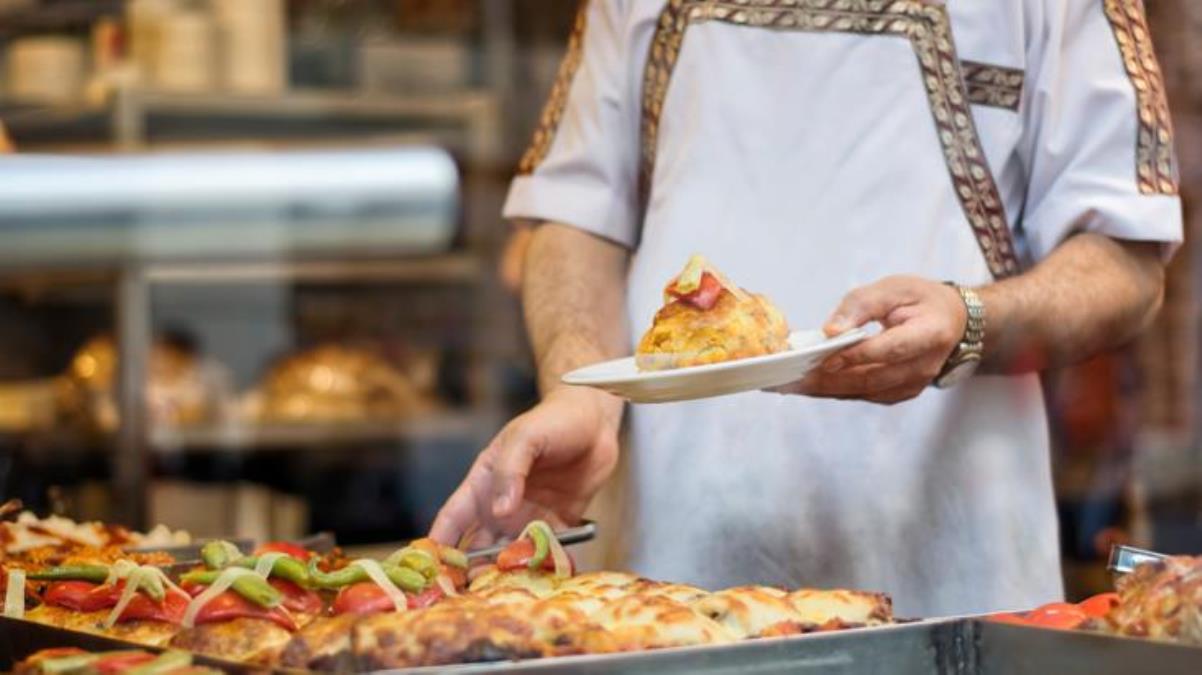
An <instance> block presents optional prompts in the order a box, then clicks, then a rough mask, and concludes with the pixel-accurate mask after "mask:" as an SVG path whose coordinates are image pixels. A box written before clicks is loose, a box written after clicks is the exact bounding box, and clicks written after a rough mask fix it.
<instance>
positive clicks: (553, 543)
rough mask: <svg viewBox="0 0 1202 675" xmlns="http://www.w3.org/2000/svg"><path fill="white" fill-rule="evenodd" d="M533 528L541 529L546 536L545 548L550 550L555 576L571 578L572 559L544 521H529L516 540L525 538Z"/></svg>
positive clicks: (553, 531)
mask: <svg viewBox="0 0 1202 675" xmlns="http://www.w3.org/2000/svg"><path fill="white" fill-rule="evenodd" d="M535 528H538V529H541V530H543V531H544V532H546V534H547V547H548V548H549V549H551V560H553V561H554V562H555V576H556V577H558V578H560V579H567V578H568V577H570V576H572V559H571V558H569V557H568V552H567V551H565V550H564V549H563V544H561V543H560V542H559V537H556V536H555V530H552V529H551V526H550V525H548V524H547V523H546V522H545V521H542V520H532V521H530V522H529V523H527V524H526V527H524V528H523V529H522V533H521V534H519V535H518V539H521V538H522V537H525V536H526V535H527V534H529V533H530V530H533V529H535Z"/></svg>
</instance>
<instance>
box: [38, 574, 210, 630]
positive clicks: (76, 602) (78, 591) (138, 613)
mask: <svg viewBox="0 0 1202 675" xmlns="http://www.w3.org/2000/svg"><path fill="white" fill-rule="evenodd" d="M124 588H125V582H124V581H118V582H117V583H116V584H115V585H113V586H101V585H100V584H94V583H92V582H90V581H56V582H54V583H52V584H50V586H49V587H48V588H47V589H46V593H45V594H44V595H43V596H42V601H43V602H45V603H46V604H48V605H54V606H55V607H65V608H67V609H72V610H75V611H77V612H99V611H100V610H104V609H112V608H113V607H116V606H117V602H118V601H119V600H120V599H121V591H122V590H123V589H124ZM187 607H188V600H187V599H186V598H184V597H183V596H181V595H180V594H179V593H172V592H168V593H167V594H166V596H164V597H163V601H162V602H155V601H154V600H151V599H150V598H149V597H147V596H146V595H145V594H143V593H138V594H137V595H135V596H134V597H133V598H131V599H130V601H129V604H128V605H126V606H125V609H124V610H123V611H122V612H121V616H120V617H118V618H117V620H118V621H138V620H148V621H165V622H167V623H175V624H178V623H179V622H180V621H181V620H182V619H183V618H184V611H185V610H186V609H187Z"/></svg>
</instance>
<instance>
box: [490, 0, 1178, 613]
mask: <svg viewBox="0 0 1202 675" xmlns="http://www.w3.org/2000/svg"><path fill="white" fill-rule="evenodd" d="M577 28H578V30H577V32H576V34H575V35H574V37H573V40H572V43H571V45H570V46H569V50H568V56H567V58H566V59H565V64H564V67H563V68H562V70H561V76H560V78H559V81H558V83H557V86H556V88H555V90H554V91H553V93H552V97H551V101H550V103H549V104H548V107H547V110H546V112H545V113H544V116H543V120H542V124H541V126H540V130H539V132H538V134H537V135H536V138H535V142H534V144H533V145H532V147H531V150H530V151H529V152H528V153H527V155H526V157H525V158H524V159H523V166H522V170H523V171H522V175H520V176H519V177H518V178H517V179H516V180H515V181H514V183H513V186H512V188H511V192H510V195H509V199H508V202H507V203H506V206H505V215H506V216H507V217H510V218H532V219H541V220H550V221H557V222H562V223H566V224H569V225H573V226H575V227H579V228H581V229H583V230H586V231H589V232H592V233H595V234H597V235H599V236H602V237H605V238H608V239H611V240H613V241H616V242H619V243H621V244H623V245H625V246H627V247H629V248H630V249H631V250H632V252H633V258H632V266H631V270H630V272H629V279H628V285H629V287H628V301H627V310H628V314H629V319H630V324H631V326H632V330H633V331H634V334H632V335H631V336H630V337H631V342H632V344H633V343H634V341H636V340H637V339H638V337H639V334H640V333H641V331H643V330H645V329H646V327H647V326H649V325H650V322H651V319H652V317H653V315H654V313H655V311H656V309H657V308H658V305H659V303H660V301H661V296H660V289H661V288H662V286H663V284H664V283H665V281H666V280H667V279H668V278H670V277H671V276H672V275H673V274H674V273H675V272H677V271H678V270H679V268H680V267H681V266H682V264H683V263H684V261H685V260H686V259H687V258H688V256H689V255H690V254H692V253H694V252H698V253H703V254H705V255H706V256H708V257H709V258H710V259H712V260H713V261H714V263H715V264H716V265H717V266H718V267H719V268H720V269H722V270H723V271H725V272H726V273H727V275H729V276H730V277H731V278H732V279H735V280H736V281H737V282H739V283H740V284H741V285H743V286H745V287H746V288H749V289H752V290H755V291H757V292H763V293H766V294H767V295H769V296H770V297H771V298H772V299H773V300H774V301H775V302H776V303H777V304H778V305H779V306H780V307H781V309H782V311H783V312H784V314H785V315H786V316H787V317H788V318H789V320H790V322H791V324H792V325H793V326H795V327H813V326H818V325H820V324H821V322H822V321H823V320H824V319H825V318H826V316H827V315H828V313H829V312H830V311H831V310H832V309H833V308H834V306H835V305H836V304H837V303H838V301H839V300H840V299H841V297H842V296H843V295H844V294H845V293H846V292H847V291H848V290H849V289H851V288H853V287H855V286H859V285H863V284H866V283H870V282H872V281H874V280H876V279H878V278H880V277H883V276H886V275H890V274H917V275H921V276H924V277H928V278H931V279H939V280H945V279H946V280H955V281H957V282H960V283H964V284H973V285H975V284H984V283H988V282H989V281H990V280H991V279H992V278H996V277H999V276H1004V275H1007V274H1013V273H1016V272H1018V271H1019V270H1021V268H1022V267H1024V266H1029V265H1031V264H1033V263H1034V262H1037V261H1038V260H1039V259H1040V258H1042V257H1044V256H1046V255H1047V254H1048V253H1049V252H1050V251H1051V250H1052V249H1053V248H1055V247H1056V246H1057V245H1058V244H1059V243H1060V242H1061V241H1063V240H1064V238H1065V237H1067V236H1069V235H1070V234H1072V233H1073V232H1075V231H1094V232H1100V233H1103V234H1106V235H1110V236H1114V237H1116V238H1123V239H1131V240H1145V241H1159V242H1165V243H1166V251H1169V250H1172V246H1173V245H1174V244H1176V243H1177V242H1179V241H1180V240H1181V234H1182V225H1181V214H1180V203H1179V200H1178V198H1177V196H1176V174H1175V167H1174V165H1173V157H1172V150H1171V129H1170V126H1169V123H1168V118H1167V107H1166V106H1165V104H1164V99H1163V92H1162V85H1161V83H1160V78H1159V73H1158V71H1157V70H1156V64H1155V58H1154V56H1152V55H1151V51H1150V47H1149V45H1148V40H1147V33H1146V28H1145V26H1144V24H1143V17H1142V10H1141V9H1140V5H1139V3H1138V2H1137V0H1106V1H1105V2H1103V1H1102V0H1016V1H1015V2H970V1H968V0H948V2H946V3H943V2H936V1H933V0H926V1H924V0H909V1H907V0H891V1H889V2H886V1H884V0H865V1H864V2H860V3H842V2H836V0H793V1H791V2H784V0H745V1H743V2H721V1H713V0H706V1H701V0H671V1H670V2H662V1H659V0H655V1H653V0H593V2H592V3H591V4H589V5H588V6H586V8H585V9H584V10H582V13H581V17H580V19H579V20H578V24H577ZM628 420H629V424H630V427H631V438H632V447H631V448H630V453H631V454H630V463H631V468H632V471H631V480H632V483H633V484H632V485H631V486H630V487H631V488H632V491H631V492H630V494H632V495H633V499H634V504H633V506H634V508H635V510H636V513H637V515H636V517H635V519H634V523H635V529H634V531H633V532H632V533H631V534H632V536H633V538H634V542H633V550H632V560H630V564H631V566H632V567H633V569H635V570H636V571H638V572H641V573H643V574H647V575H651V576H658V577H664V578H671V579H674V580H680V581H685V582H691V583H696V584H700V585H706V586H720V585H731V584H739V583H749V582H753V581H754V582H766V583H777V584H782V585H789V586H801V585H804V586H843V587H860V588H867V589H874V590H883V591H887V592H890V593H891V594H893V596H894V600H895V603H896V606H897V609H898V611H899V613H900V614H902V615H922V616H932V615H941V614H953V613H968V612H983V611H992V610H998V609H1004V608H1014V607H1024V606H1032V605H1035V604H1038V603H1041V602H1044V601H1048V600H1052V599H1055V598H1058V597H1059V596H1060V595H1061V582H1060V570H1059V556H1058V552H1057V549H1058V546H1057V537H1056V516H1055V511H1054V506H1053V497H1052V486H1051V477H1050V469H1049V458H1048V434H1047V427H1046V419H1045V413H1044V408H1043V397H1042V393H1041V391H1040V387H1039V384H1038V380H1037V379H1036V377H1035V376H1031V375H1028V376H1020V377H1001V376H978V377H976V378H974V379H973V380H972V381H970V382H968V383H966V384H964V385H962V386H960V387H958V388H955V389H953V390H950V391H937V390H933V389H932V390H929V391H927V392H926V393H924V394H922V395H921V396H919V397H918V398H917V399H915V400H912V401H909V402H907V403H904V404H900V405H896V406H892V407H880V406H875V405H872V404H867V403H858V402H842V401H829V400H814V399H807V398H801V397H784V396H776V395H772V394H764V393H748V394H742V395H737V396H729V397H723V398H717V399H711V400H705V401H697V402H690V403H680V404H669V405H657V406H632V407H631V409H630V411H629V417H628Z"/></svg>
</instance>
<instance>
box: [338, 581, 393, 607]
mask: <svg viewBox="0 0 1202 675" xmlns="http://www.w3.org/2000/svg"><path fill="white" fill-rule="evenodd" d="M330 610H331V611H332V612H333V613H334V614H336V615H337V614H382V613H385V612H395V611H396V604H394V603H393V602H392V598H390V597H388V593H387V592H386V591H385V590H384V589H383V588H380V587H379V586H378V585H376V583H375V582H372V581H361V582H359V583H357V584H351V585H350V586H346V587H344V588H343V589H342V590H340V591H338V596H337V597H335V598H334V604H333V605H332V606H331V608H330Z"/></svg>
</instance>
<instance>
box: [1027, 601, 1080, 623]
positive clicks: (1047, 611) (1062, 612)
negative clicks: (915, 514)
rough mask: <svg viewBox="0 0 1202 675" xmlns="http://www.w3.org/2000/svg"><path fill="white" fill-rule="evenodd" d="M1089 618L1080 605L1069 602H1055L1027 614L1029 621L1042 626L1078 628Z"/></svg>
mask: <svg viewBox="0 0 1202 675" xmlns="http://www.w3.org/2000/svg"><path fill="white" fill-rule="evenodd" d="M1088 619H1089V615H1087V614H1086V613H1085V612H1084V611H1083V610H1082V609H1081V608H1080V607H1078V606H1076V605H1072V604H1069V603H1067V602H1053V603H1051V604H1047V605H1044V606H1043V607H1040V608H1038V609H1035V610H1032V611H1031V612H1030V613H1029V614H1028V615H1027V623H1028V624H1030V625H1033V626H1039V627H1041V628H1059V629H1071V628H1077V627H1079V626H1080V625H1081V624H1083V623H1085V621H1086V620H1088Z"/></svg>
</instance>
